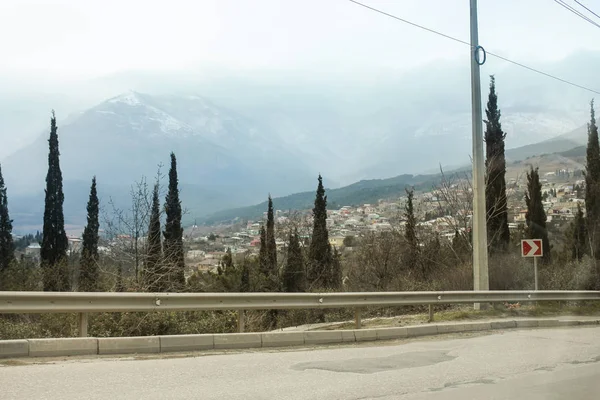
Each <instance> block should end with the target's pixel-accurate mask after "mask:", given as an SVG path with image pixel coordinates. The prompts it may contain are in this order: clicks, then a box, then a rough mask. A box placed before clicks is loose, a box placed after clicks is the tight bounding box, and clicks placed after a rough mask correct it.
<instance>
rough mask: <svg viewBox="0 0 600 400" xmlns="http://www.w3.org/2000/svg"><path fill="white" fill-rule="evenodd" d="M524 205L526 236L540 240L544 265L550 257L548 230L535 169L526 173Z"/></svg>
mask: <svg viewBox="0 0 600 400" xmlns="http://www.w3.org/2000/svg"><path fill="white" fill-rule="evenodd" d="M525 204H526V205H527V214H526V215H525V221H526V223H527V236H528V237H529V238H530V239H542V247H543V257H542V260H544V262H545V263H549V262H550V260H551V258H552V255H551V253H550V241H549V240H548V229H547V228H546V211H544V206H543V204H542V185H541V183H540V174H539V170H538V169H537V168H535V169H534V168H533V167H531V170H530V171H529V172H528V173H527V193H525Z"/></svg>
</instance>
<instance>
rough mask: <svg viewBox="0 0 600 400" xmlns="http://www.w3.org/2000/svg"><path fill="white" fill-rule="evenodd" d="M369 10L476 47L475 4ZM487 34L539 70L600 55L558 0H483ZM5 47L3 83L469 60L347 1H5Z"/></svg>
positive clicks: (424, 2) (409, 3) (451, 0)
mask: <svg viewBox="0 0 600 400" xmlns="http://www.w3.org/2000/svg"><path fill="white" fill-rule="evenodd" d="M568 1H569V2H570V3H572V4H574V3H573V1H572V0H568ZM364 3H365V4H368V5H370V6H373V7H377V8H380V9H382V10H384V11H386V12H389V13H391V14H394V15H397V16H399V17H401V18H405V19H408V20H410V21H413V22H415V23H418V24H422V25H425V26H427V27H431V28H434V29H436V30H439V31H441V32H444V33H446V34H448V35H452V36H455V37H457V38H460V39H462V40H466V41H468V40H469V1H468V0H364ZM583 3H584V4H586V3H588V4H586V5H588V6H590V7H591V8H592V9H593V6H594V4H593V2H591V1H590V0H587V1H583ZM596 7H597V9H598V10H596V11H597V12H599V13H600V6H599V5H596ZM479 29H480V44H481V45H483V46H484V47H485V48H486V49H488V50H490V51H493V52H497V53H500V54H502V55H505V56H508V57H510V58H514V59H516V60H518V61H521V62H525V63H530V64H534V65H535V64H536V63H538V62H543V61H546V60H557V59H561V58H563V57H565V56H567V55H568V54H570V53H572V52H575V51H578V50H600V40H598V34H599V33H600V32H599V31H598V30H597V29H598V28H597V27H595V26H593V25H591V24H589V23H587V22H585V21H583V20H582V19H580V18H578V17H576V16H575V15H573V14H571V13H569V12H568V11H567V10H565V9H564V8H562V7H560V6H559V5H558V4H556V3H555V2H554V1H552V0H527V1H523V0H502V1H498V0H480V1H479ZM0 48H2V53H3V56H2V58H3V60H2V63H0V77H2V76H3V77H4V78H5V79H7V80H8V79H12V78H13V77H14V78H20V79H23V80H29V79H66V80H69V79H71V80H76V79H88V78H93V77H99V76H103V75H107V74H112V73H115V72H120V71H127V70H142V71H143V70H152V71H156V70H159V71H160V70H168V71H177V70H181V69H192V68H202V67H210V68H224V69H228V70H233V71H244V70H250V71H252V70H258V71H261V70H291V71H300V72H315V71H317V72H321V73H325V74H326V73H333V74H349V75H352V74H356V75H359V76H360V75H361V74H368V73H369V72H370V71H377V70H381V69H391V70H400V71H401V70H407V69H411V68H415V67H418V66H420V65H423V64H427V63H432V62H441V61H447V60H455V59H457V58H461V57H465V54H466V47H465V46H463V45H461V44H458V43H454V42H452V41H449V40H447V39H444V38H441V37H438V36H436V35H433V34H431V33H428V32H425V31H422V30H419V29H417V28H414V27H412V26H409V25H406V24H404V23H401V22H399V21H396V20H393V19H391V18H388V17H385V16H383V15H379V14H376V13H374V12H373V11H370V10H368V9H365V8H363V7H360V6H358V5H356V4H353V3H351V2H349V1H347V0H195V1H194V0H188V1H182V0H168V1H166V0H101V1H99V0H47V1H46V0H2V1H1V2H0Z"/></svg>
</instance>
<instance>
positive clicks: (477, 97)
mask: <svg viewBox="0 0 600 400" xmlns="http://www.w3.org/2000/svg"><path fill="white" fill-rule="evenodd" d="M470 1H471V50H470V55H471V108H472V109H471V122H472V128H473V220H472V221H473V289H474V290H489V289H490V283H489V278H488V253H487V229H486V209H485V181H484V174H485V172H484V163H483V117H482V113H481V81H480V75H479V66H480V63H483V62H482V61H485V59H484V60H480V59H479V52H480V47H479V37H478V33H477V0H470ZM474 307H475V309H476V310H479V309H480V308H485V305H484V304H480V303H475V304H474Z"/></svg>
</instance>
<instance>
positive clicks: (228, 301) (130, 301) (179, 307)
mask: <svg viewBox="0 0 600 400" xmlns="http://www.w3.org/2000/svg"><path fill="white" fill-rule="evenodd" d="M585 300H600V291H565V290H560V291H557V290H556V291H550V290H538V291H513V290H511V291H493V290H491V291H455V292H353V293H112V292H111V293H105V292H0V314H5V313H12V314H15V313H16V314H27V313H29V314H45V313H79V336H87V320H88V313H98V312H134V311H141V312H153V311H214V310H237V311H238V314H239V317H238V330H239V331H240V332H243V331H244V310H270V309H280V310H288V309H314V308H317V309H318V308H322V309H326V308H353V309H355V323H356V326H357V328H360V324H361V322H360V309H361V308H364V307H389V306H403V305H425V304H427V305H429V306H430V307H429V313H430V319H433V309H432V305H435V304H459V303H464V304H466V303H498V302H524V301H585Z"/></svg>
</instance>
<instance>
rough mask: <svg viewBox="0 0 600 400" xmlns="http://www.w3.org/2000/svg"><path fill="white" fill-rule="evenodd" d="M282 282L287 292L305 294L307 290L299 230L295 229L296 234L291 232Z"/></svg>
mask: <svg viewBox="0 0 600 400" xmlns="http://www.w3.org/2000/svg"><path fill="white" fill-rule="evenodd" d="M282 280H283V290H284V291H285V292H304V291H305V290H306V271H305V267H304V256H303V255H302V248H301V247H300V240H299V238H298V228H294V232H290V237H289V243H288V248H287V259H286V263H285V267H284V269H283V277H282Z"/></svg>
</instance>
